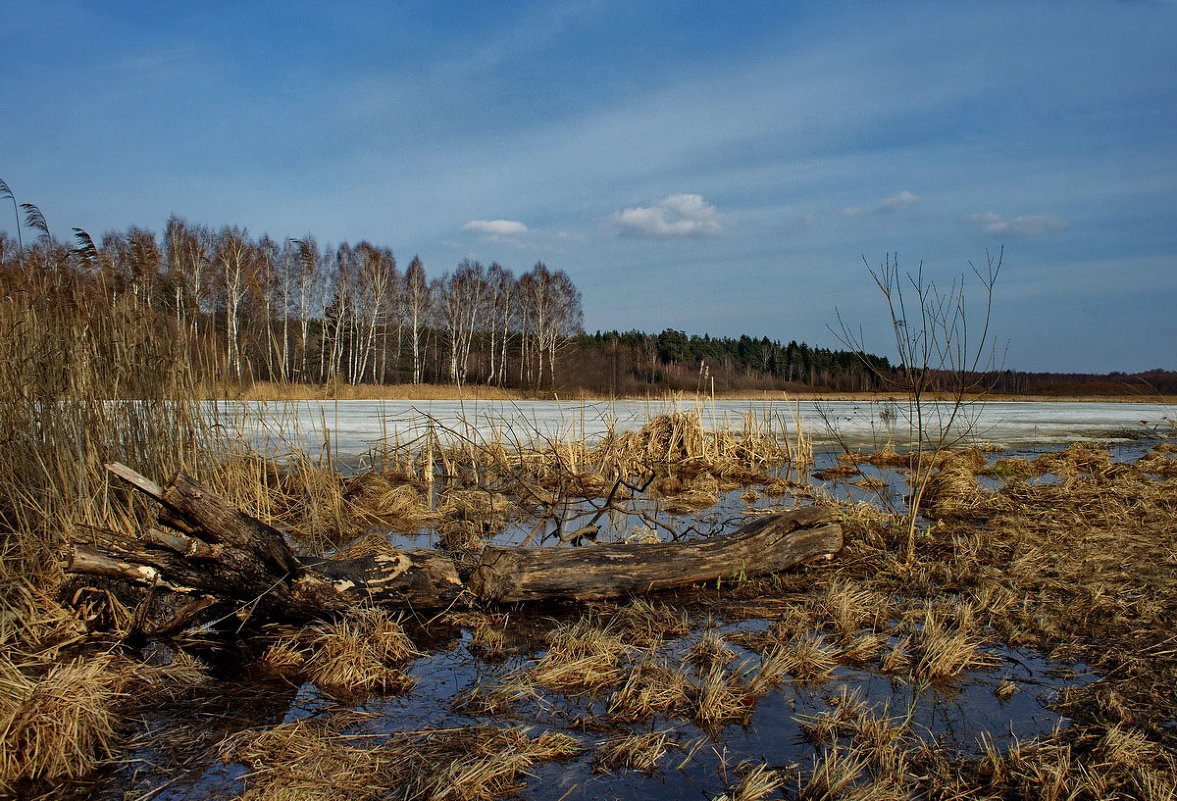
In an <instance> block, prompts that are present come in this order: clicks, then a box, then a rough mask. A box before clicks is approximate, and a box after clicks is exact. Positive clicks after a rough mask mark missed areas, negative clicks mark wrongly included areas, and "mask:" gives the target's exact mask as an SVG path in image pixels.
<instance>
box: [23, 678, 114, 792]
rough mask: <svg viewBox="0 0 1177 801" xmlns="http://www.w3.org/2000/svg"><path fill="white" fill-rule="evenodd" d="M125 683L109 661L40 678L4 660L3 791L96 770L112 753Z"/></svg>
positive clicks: (73, 776) (81, 774) (78, 775)
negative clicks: (117, 709)
mask: <svg viewBox="0 0 1177 801" xmlns="http://www.w3.org/2000/svg"><path fill="white" fill-rule="evenodd" d="M124 681H125V676H121V675H119V674H118V673H116V672H115V671H114V670H113V669H112V661H111V660H110V659H109V658H91V659H88V660H83V659H76V660H74V661H72V662H68V663H64V664H60V665H57V666H56V667H53V668H52V669H51V670H50V671H49V672H48V673H47V674H46V675H45V676H44V677H43V678H40V679H32V678H29V677H27V676H25V675H23V674H22V673H21V672H20V671H19V670H17V669H16V668H15V667H14V666H13V665H12V664H11V663H9V662H8V661H7V660H0V788H3V787H9V788H11V787H12V785H14V784H16V783H18V782H23V781H36V780H55V779H68V778H77V777H80V776H84V775H86V774H88V773H90V772H91V771H93V770H94V768H95V767H96V766H97V765H98V764H99V763H100V762H101V761H102V760H103V759H105V758H106V757H107V756H109V755H110V754H111V752H112V751H113V748H114V744H115V740H116V733H115V728H116V724H117V716H116V715H115V713H114V711H113V705H114V703H115V701H116V699H117V698H118V696H119V694H120V691H121V688H122V686H123V683H124Z"/></svg>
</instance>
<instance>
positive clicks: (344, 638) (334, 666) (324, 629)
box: [307, 609, 420, 697]
mask: <svg viewBox="0 0 1177 801" xmlns="http://www.w3.org/2000/svg"><path fill="white" fill-rule="evenodd" d="M310 644H311V648H312V652H311V655H310V657H309V658H308V660H307V674H308V677H309V678H310V680H311V681H313V682H314V683H315V684H316V685H317V686H318V687H319V688H320V689H321V690H324V691H325V692H329V693H332V694H333V695H338V696H343V697H352V696H356V695H366V694H369V693H372V692H387V693H402V692H405V691H406V690H408V689H409V688H410V687H412V685H413V680H412V678H411V677H409V676H408V675H406V674H405V673H403V672H402V671H401V670H399V669H398V667H397V666H399V665H403V664H404V663H405V662H408V661H409V660H411V659H413V658H415V657H417V656H419V655H420V654H419V653H418V652H417V651H416V649H415V648H414V647H413V643H412V641H410V640H409V638H408V636H407V635H406V634H405V632H404V629H402V628H401V626H400V623H398V622H397V620H396V619H395V618H393V617H392V616H391V615H390V614H389V613H387V612H385V611H383V610H380V609H355V610H351V611H349V612H348V613H347V614H346V615H344V616H343V617H341V618H340V619H339V620H337V621H335V622H334V623H327V624H323V625H321V626H319V627H317V628H316V630H315V634H314V635H313V637H312V639H311V641H310Z"/></svg>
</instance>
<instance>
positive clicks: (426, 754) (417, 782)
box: [222, 716, 580, 801]
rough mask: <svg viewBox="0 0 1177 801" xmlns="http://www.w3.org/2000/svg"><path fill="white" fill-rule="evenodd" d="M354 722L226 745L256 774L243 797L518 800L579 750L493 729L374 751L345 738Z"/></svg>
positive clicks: (226, 751) (433, 735)
mask: <svg viewBox="0 0 1177 801" xmlns="http://www.w3.org/2000/svg"><path fill="white" fill-rule="evenodd" d="M354 723H355V721H353V720H349V719H348V716H342V717H340V718H338V719H327V720H324V721H319V720H301V721H296V722H294V723H284V724H281V725H279V726H275V727H273V728H271V729H267V730H264V731H260V732H257V731H255V732H244V733H242V734H239V735H235V736H234V737H232V738H230V739H229V740H228V741H227V742H226V743H225V744H224V746H223V747H222V755H223V759H225V760H226V761H237V762H242V763H244V764H246V765H248V766H250V767H251V768H252V772H251V773H250V774H249V776H248V777H247V779H246V785H247V789H246V791H245V793H244V794H243V795H242V798H243V799H249V800H250V801H254V800H257V801H260V800H261V799H267V801H268V800H269V799H280V800H281V799H290V801H294V800H295V799H298V800H299V801H305V799H317V800H318V799H321V800H322V801H334V800H335V799H339V800H340V801H343V799H352V800H358V801H366V800H367V799H381V798H423V799H424V798H428V799H435V800H436V801H469V800H470V799H487V800H489V799H493V798H500V797H503V796H508V795H513V794H515V793H517V792H518V791H519V790H520V789H522V787H521V786H520V783H519V777H520V776H522V775H525V774H526V773H527V771H528V770H529V769H530V768H531V766H532V765H534V764H535V763H537V762H544V761H552V760H558V759H565V758H568V757H571V756H573V755H575V754H576V753H577V752H578V751H579V750H580V745H579V743H578V742H577V741H576V740H575V739H574V738H572V737H569V736H568V735H564V734H560V733H556V732H545V733H542V734H540V735H539V736H537V737H531V736H530V732H529V731H528V730H527V729H500V728H495V727H491V726H471V727H464V728H461V729H446V730H440V731H429V732H407V733H400V734H392V735H382V736H381V737H380V738H379V740H377V741H376V742H378V745H377V746H375V747H373V746H372V742H373V741H372V740H371V739H369V738H364V737H362V736H356V735H350V736H349V735H348V734H346V733H345V731H346V729H348V728H350V727H351V726H353V725H354Z"/></svg>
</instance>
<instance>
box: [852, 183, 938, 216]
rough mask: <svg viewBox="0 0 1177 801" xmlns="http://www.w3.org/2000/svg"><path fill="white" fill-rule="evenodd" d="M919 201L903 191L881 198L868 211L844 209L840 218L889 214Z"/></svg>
mask: <svg viewBox="0 0 1177 801" xmlns="http://www.w3.org/2000/svg"><path fill="white" fill-rule="evenodd" d="M921 200H923V198H921V197H920V196H919V195H917V194H915V193H914V192H909V191H908V190H906V189H904V190H903V191H902V192H900V193H899V194H897V195H891V196H890V197H885V198H883V199H882V200H880V201H879V202H878V203H876V204H875V205H873V206H871V207H870V208H869V209H863V208H859V207H857V206H850V207H847V208H844V209H842V216H843V217H862V216H864V215H868V214H889V213H890V212H893V211H899V210H900V209H906V208H908V207H910V206H914V205H915V204H917V203H919V202H920V201H921Z"/></svg>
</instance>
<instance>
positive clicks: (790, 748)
mask: <svg viewBox="0 0 1177 801" xmlns="http://www.w3.org/2000/svg"><path fill="white" fill-rule="evenodd" d="M1152 444H1153V443H1143V442H1140V443H1138V442H1124V443H1121V444H1119V445H1117V446H1116V447H1115V448H1114V449H1113V456H1114V458H1116V459H1117V460H1126V461H1133V460H1135V459H1136V458H1138V457H1139V456H1141V455H1142V454H1143V453H1145V452H1147V451H1148V450H1149V448H1150V447H1151V446H1152ZM1062 447H1063V446H1062V444H1043V445H1038V446H1025V447H1021V448H1018V449H1016V450H1011V451H1006V452H994V453H992V454H990V458H991V460H992V459H996V458H999V457H1009V456H1024V457H1031V458H1032V457H1033V456H1035V455H1038V454H1040V453H1045V452H1050V451H1055V450H1059V449H1061V448H1062ZM836 463H837V462H836V454H835V453H833V452H823V453H822V454H819V461H818V464H816V465H815V466H814V469H815V470H820V469H821V468H822V467H825V466H832V465H834V464H836ZM868 469H869V470H871V471H872V473H871V474H872V475H873V476H875V477H877V478H880V479H881V480H882V482H883V484H884V485H885V488H884V489H883V490H882V492H883V493H884V494H885V495H887V496H889V497H891V498H892V500H895V499H896V498H900V499H901V496H902V494H903V492H904V485H903V481H902V477H901V476H900V475H899V474H898V473H897V471H894V470H888V469H881V470H880V469H872V468H868ZM990 480H992V479H990ZM1035 480H1040V481H1050V480H1051V477H1050V476H1044V477H1038V478H1037V479H1035ZM814 484H815V485H817V487H818V489H819V490H820V491H825V492H830V493H831V494H834V495H835V496H838V497H843V498H858V497H862V496H864V495H866V494H869V493H867V491H865V490H862V489H861V488H860V487H857V486H854V485H852V484H849V483H848V482H847V481H845V480H831V481H824V482H822V481H815V482H814ZM791 503H792V500H791V499H790V497H789V496H783V497H778V498H773V497H770V496H767V495H763V494H761V495H760V496H759V497H757V498H755V499H746V498H744V497H742V489H741V490H732V491H728V492H725V493H721V496H720V502H719V503H718V504H716V505H715V506H714V507H712V508H710V509H707V510H704V511H703V512H700V513H697V514H686V515H666V516H664V520H665V521H666V522H667V524H668V525H671V526H674V527H676V528H677V530H680V531H682V530H684V527H686V526H694V527H696V528H697V529H698V530H699V531H700V533H713V532H719V531H726V530H730V529H731V528H734V527H735V526H736V525H738V524H739V522H740V519H741V518H742V517H743V516H744V515H745V514H746V513H748V512H749V511H755V510H763V509H767V508H771V507H775V506H788V505H791ZM529 530H530V521H522V522H521V523H520V524H518V525H515V526H513V527H509V528H508V529H507V530H505V531H504V532H503V533H502V534H500V535H499V538H498V539H497V540H496V541H501V542H518V541H519V540H520V539H521V538H522V536H524V534H525V532H527V531H529ZM622 533H623V532H622V530H621V527H620V526H619V527H618V528H616V529H615V530H614V531H612V532H611V534H609V536H612V537H619V536H621V534H622ZM433 538H434V535H433V534H432V533H431V532H421V533H419V534H417V535H400V536H398V537H397V538H396V542H395V543H394V544H397V545H407V546H422V545H430V544H432V543H433ZM720 609H721V610H722V607H720ZM510 614H511V615H514V616H515V620H514V621H512V622H511V623H509V624H508V625H509V626H510V627H511V628H512V629H514V630H516V635H515V636H513V638H512V641H511V643H510V644H509V647H508V648H506V649H505V651H504V655H502V656H500V657H497V658H490V659H488V658H485V657H484V656H483V655H481V652H480V650H479V649H478V648H477V647H476V646H475V638H474V636H473V633H472V630H470V629H467V628H462V627H460V626H458V627H452V628H450V629H449V630H448V632H446V633H443V634H441V635H437V634H436V632H435V631H434V632H433V633H431V634H430V635H429V637H427V638H422V639H417V644H418V647H419V648H421V650H423V651H425V652H426V653H425V655H424V656H421V657H419V658H417V659H415V660H414V661H413V662H412V663H411V664H410V665H409V666H408V668H407V670H408V672H409V673H410V674H411V675H412V676H413V677H414V679H415V680H416V684H415V686H414V687H413V688H412V689H411V690H410V691H409V692H407V693H405V694H404V695H401V696H379V695H376V696H372V697H368V698H365V699H363V700H361V701H356V702H350V703H349V702H342V701H340V700H338V699H336V698H333V697H332V696H330V695H329V694H326V693H323V692H321V691H320V690H319V689H318V688H317V687H316V686H315V685H314V684H312V683H309V682H308V683H304V684H301V685H299V686H289V685H283V684H280V683H279V684H260V685H259V684H258V683H257V682H255V681H249V680H247V679H242V678H234V677H233V670H232V667H231V665H230V666H228V667H226V666H222V667H221V668H220V670H221V672H222V673H224V674H225V679H226V681H225V682H224V683H223V684H221V685H219V690H218V691H217V693H216V694H215V695H213V696H210V697H208V698H200V697H199V696H197V697H196V698H195V699H194V700H193V702H190V703H183V704H180V705H178V706H175V707H170V708H169V707H161V708H160V709H159V710H158V711H156V712H154V713H151V714H149V715H145V716H144V724H145V727H146V728H148V729H151V730H154V731H156V732H157V733H163V734H164V735H165V742H167V741H170V743H169V745H168V746H167V747H163V748H161V747H160V745H159V743H153V744H152V745H151V746H150V747H144V748H142V749H140V750H138V751H133V752H132V753H130V754H129V755H128V756H127V758H126V760H125V761H124V763H123V766H122V767H121V768H119V769H118V770H117V771H116V775H115V776H112V777H110V781H109V782H106V783H104V784H103V785H102V786H101V787H100V788H94V796H95V797H101V798H118V797H135V796H140V797H147V796H149V797H151V798H153V799H161V801H162V800H163V799H169V800H170V801H179V800H180V799H205V798H226V797H232V796H235V795H237V794H239V793H240V792H241V791H242V787H243V781H244V780H245V779H246V777H247V776H248V774H249V770H250V769H249V767H248V766H246V765H242V764H238V763H236V762H234V761H232V760H231V759H230V760H228V761H225V760H223V759H222V758H221V757H220V751H219V749H218V745H217V744H218V742H219V741H220V739H221V738H222V737H224V736H225V735H228V734H231V733H232V732H234V731H237V730H242V729H246V728H259V727H268V726H273V725H276V724H279V723H284V722H290V721H293V720H299V719H304V718H315V717H321V716H326V715H330V714H332V713H334V712H338V711H340V710H345V709H346V710H353V711H356V712H359V713H361V714H362V718H361V719H360V720H358V721H357V722H356V723H355V724H353V726H352V727H351V728H350V729H349V734H355V735H357V736H361V737H365V738H369V741H370V742H372V743H374V744H378V743H379V742H380V739H381V737H384V736H387V735H390V734H394V733H398V732H419V731H429V730H437V729H449V728H461V727H466V726H474V725H479V724H488V725H493V726H527V727H532V736H536V735H538V734H539V733H540V732H542V731H562V732H565V733H569V734H571V735H572V736H574V737H575V738H576V739H577V740H578V741H579V742H580V743H581V745H582V746H583V751H582V752H581V753H580V755H578V756H576V757H574V758H571V759H568V760H563V761H557V762H541V763H538V764H536V765H535V766H534V767H533V768H532V770H531V773H530V776H529V777H528V778H526V779H525V785H526V787H525V789H524V790H523V792H522V793H521V797H522V798H527V799H535V800H536V801H540V799H544V800H545V801H547V800H549V799H550V800H551V801H556V800H557V799H559V800H560V801H563V800H564V799H605V798H617V799H623V798H624V799H651V801H669V800H670V799H696V798H697V799H712V798H716V797H718V796H719V795H721V794H722V793H724V792H725V791H727V790H728V789H729V788H730V787H732V786H733V785H734V784H735V783H736V781H737V780H738V770H737V769H738V766H739V765H740V763H741V762H743V761H745V760H748V761H751V762H754V763H763V764H767V765H768V766H770V767H775V768H790V767H800V768H802V769H806V768H808V767H809V766H810V765H811V764H812V760H813V758H814V756H815V755H816V754H818V753H820V749H819V748H818V747H817V746H815V745H814V743H813V742H812V741H811V740H810V739H809V738H807V735H806V731H805V729H804V723H805V721H806V719H812V718H814V717H816V716H819V715H821V714H823V713H825V712H828V711H829V710H830V708H831V704H832V703H835V702H836V701H837V699H838V698H839V697H840V696H841V695H842V694H843V693H845V692H850V693H858V694H859V695H860V697H861V698H862V699H863V700H864V701H865V702H866V703H868V704H869V705H871V706H873V707H875V708H876V709H877V710H880V711H882V710H884V709H885V710H886V714H887V715H889V716H907V715H910V718H911V721H912V729H913V731H915V732H916V733H917V734H918V736H919V737H920V739H921V740H923V741H924V742H926V743H927V744H928V745H930V746H934V747H936V748H938V749H942V750H944V751H945V752H947V753H954V754H961V755H966V756H975V755H977V754H978V753H979V752H980V750H981V745H980V738H982V737H984V738H987V739H988V740H989V741H990V742H991V743H992V744H993V745H995V746H996V747H998V748H999V749H1000V748H1005V747H1007V746H1008V745H1010V743H1011V742H1012V741H1013V740H1015V739H1016V740H1026V739H1029V738H1033V737H1036V736H1041V735H1046V734H1048V733H1049V732H1051V731H1052V730H1053V729H1055V728H1056V727H1057V726H1059V725H1064V726H1065V725H1066V723H1067V721H1066V719H1065V718H1063V717H1061V716H1060V715H1059V714H1058V713H1056V712H1053V711H1051V709H1050V708H1049V704H1050V702H1051V701H1052V699H1053V698H1054V697H1055V694H1056V693H1057V692H1058V691H1059V690H1060V689H1061V688H1063V687H1076V686H1081V685H1083V684H1086V683H1088V682H1090V681H1094V680H1095V679H1097V678H1098V677H1097V676H1096V675H1094V673H1093V672H1091V671H1090V670H1088V668H1087V667H1086V666H1084V665H1082V664H1077V663H1060V662H1052V661H1050V660H1049V659H1047V658H1045V657H1044V656H1042V655H1041V654H1038V653H1035V652H1033V651H1029V650H1023V649H1014V648H1009V647H1006V646H1004V645H1001V644H999V643H993V642H991V643H988V644H986V645H985V646H984V650H985V652H986V653H987V654H988V655H989V656H991V657H993V658H994V660H995V666H993V667H990V668H986V669H983V670H974V671H971V672H968V673H965V674H963V675H961V676H958V677H956V678H954V679H950V680H947V681H943V682H939V683H936V684H934V685H927V686H919V685H917V684H915V683H913V682H912V681H910V680H904V679H900V678H897V677H896V676H894V675H889V674H886V673H884V672H882V671H881V670H880V669H878V665H877V664H875V665H874V666H873V667H848V666H845V665H843V666H839V667H836V668H835V669H834V671H833V674H832V675H831V676H830V677H829V678H828V679H826V680H823V681H811V682H799V681H792V680H786V681H784V682H783V683H782V684H781V685H780V686H779V687H777V688H776V689H774V690H772V691H770V692H769V693H767V694H766V695H765V696H764V697H762V698H760V699H759V700H758V702H756V704H755V706H754V707H753V709H752V710H751V712H750V714H748V715H747V716H746V717H745V718H744V719H742V720H737V721H733V722H727V723H722V724H714V725H700V724H699V723H697V722H695V721H693V720H691V719H689V718H682V717H661V716H655V717H653V718H650V719H647V720H644V721H642V722H641V723H636V724H628V723H623V722H617V721H613V720H610V719H609V717H608V715H607V714H606V709H605V706H606V699H607V697H608V693H605V694H596V695H593V694H586V693H573V692H567V693H566V692H559V691H555V690H545V691H543V692H542V694H541V696H540V698H539V699H532V700H524V701H521V702H518V703H514V704H512V705H510V707H509V709H508V710H507V712H505V713H503V714H495V715H480V714H470V713H466V712H463V711H462V707H461V706H460V705H459V704H457V703H456V701H457V699H458V698H459V697H460V696H461V695H462V694H463V693H468V692H470V691H471V690H474V689H476V688H479V687H484V688H485V687H493V686H496V685H498V684H501V683H502V682H504V681H507V680H509V679H510V677H511V676H513V675H519V674H520V673H522V672H525V671H526V670H528V669H529V668H531V667H534V666H535V665H536V664H537V663H538V661H539V660H540V659H541V658H542V657H543V655H544V653H545V649H546V645H545V640H544V634H545V633H546V632H547V631H549V630H550V629H551V628H552V627H553V626H555V625H556V624H557V623H558V622H559V621H561V620H570V619H572V618H573V617H574V616H576V615H579V614H580V610H579V609H570V608H565V607H555V608H545V609H538V610H516V611H513V612H511V613H510ZM769 626H770V621H769V620H765V619H760V618H756V617H752V618H747V619H745V618H743V617H741V616H735V617H728V618H725V617H724V616H723V613H722V611H720V612H719V613H717V614H715V615H713V614H712V613H711V612H702V611H699V610H696V611H695V612H694V613H692V627H691V630H690V632H689V633H687V634H685V635H682V636H677V637H671V638H670V639H668V640H667V641H665V642H664V643H662V644H661V645H660V646H659V651H658V653H659V655H660V656H663V657H665V658H668V659H670V660H679V661H681V660H682V658H683V657H684V655H685V654H686V653H687V651H688V649H689V648H690V646H691V645H692V644H693V643H695V642H697V641H698V640H699V638H700V637H701V636H702V635H703V633H704V632H705V631H706V630H707V629H708V628H709V627H711V628H714V629H716V630H717V631H718V632H719V633H720V634H721V635H723V636H724V638H725V639H726V640H727V641H728V643H729V645H731V646H732V648H733V650H734V651H735V656H734V657H733V658H732V660H731V661H730V663H729V669H731V670H733V671H736V672H743V673H751V672H753V671H754V670H755V669H756V667H757V665H758V664H759V660H760V656H759V653H758V652H756V651H754V650H750V649H747V648H744V647H741V646H740V645H739V643H740V642H741V637H744V636H747V635H756V634H762V633H763V632H764V631H765V630H766V629H767V628H768V627H769ZM422 636H423V635H422ZM1004 682H1012V683H1013V684H1014V685H1017V688H1018V689H1017V691H1016V692H1014V693H1013V694H1012V695H1009V696H1008V697H1003V696H1004V694H1001V693H998V688H999V687H1000V686H1001V685H1002V684H1003V683H1004ZM657 731H669V732H671V736H672V741H673V743H674V744H675V746H674V747H672V748H671V750H670V751H669V753H668V754H667V755H666V756H665V757H664V758H663V759H662V760H661V762H660V767H659V768H658V769H657V770H656V771H654V772H653V773H649V774H647V773H641V772H638V771H635V770H631V769H617V770H612V771H607V772H602V771H599V770H597V769H596V766H595V763H594V749H595V748H596V747H598V746H599V744H600V743H601V742H602V741H603V740H604V739H605V738H607V737H609V736H613V735H617V734H623V733H629V732H634V733H645V732H657Z"/></svg>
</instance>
